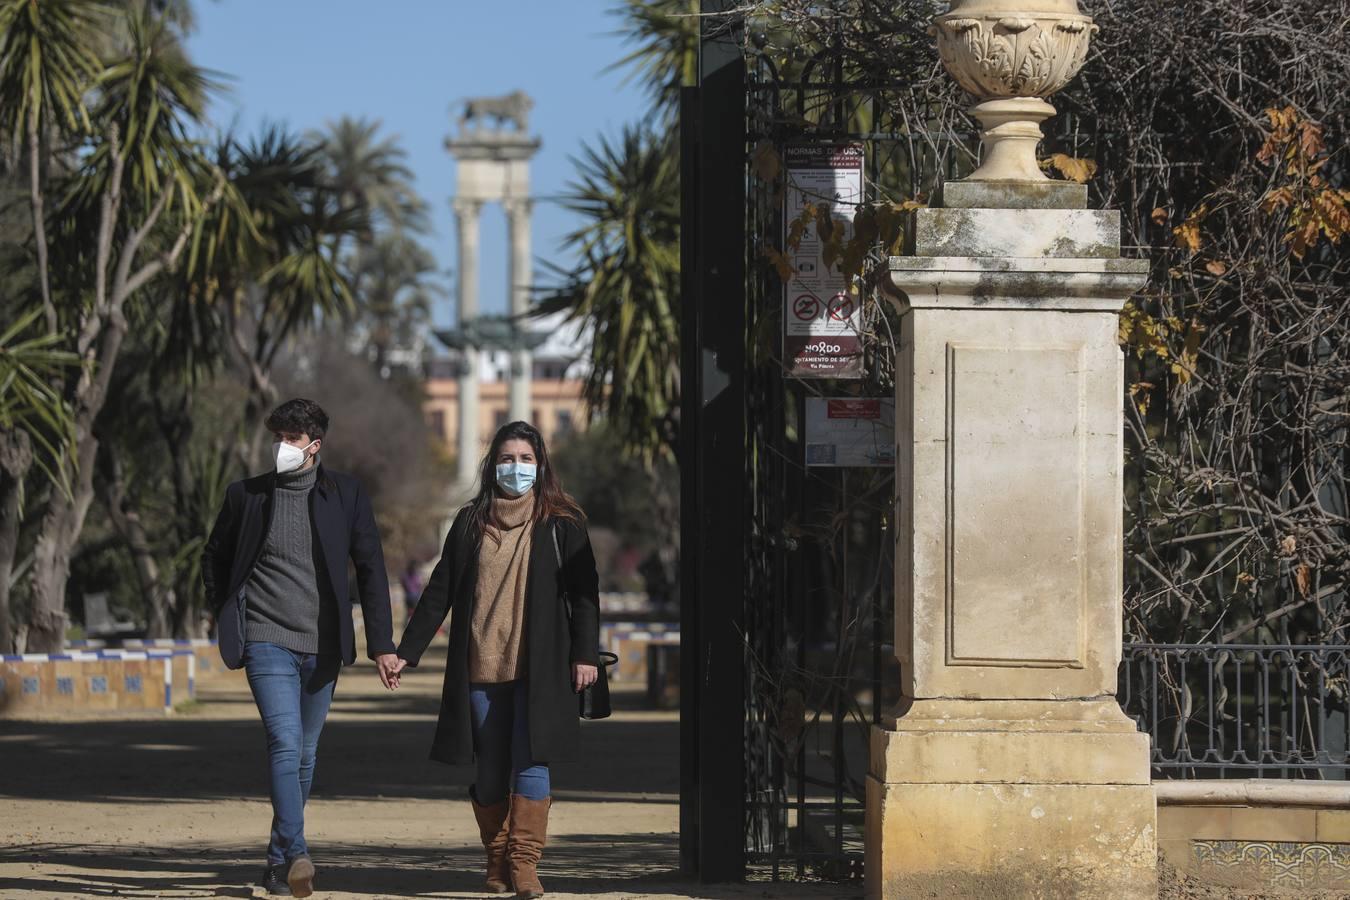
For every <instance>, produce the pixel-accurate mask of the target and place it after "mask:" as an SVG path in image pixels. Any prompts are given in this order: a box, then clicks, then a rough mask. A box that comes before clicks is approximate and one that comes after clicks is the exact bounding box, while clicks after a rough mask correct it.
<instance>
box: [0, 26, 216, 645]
mask: <svg viewBox="0 0 1350 900" xmlns="http://www.w3.org/2000/svg"><path fill="white" fill-rule="evenodd" d="M64 2H65V0H57V4H58V5H59V4H61V3H64ZM21 5H22V6H23V7H24V8H25V9H29V8H39V7H45V6H46V5H47V4H45V3H44V4H38V3H27V4H21ZM119 15H120V16H122V17H123V18H122V19H121V20H120V21H119V22H118V23H117V24H116V26H115V27H114V28H113V29H111V33H114V34H116V35H118V36H119V39H118V41H117V42H116V49H117V50H118V55H117V56H116V57H114V58H113V59H112V61H111V62H110V63H109V64H107V65H106V66H104V67H103V68H102V69H101V70H100V71H99V72H98V75H97V77H96V78H95V79H93V80H92V81H89V82H85V81H82V80H81V74H82V70H81V69H80V68H79V67H78V66H76V65H75V64H74V63H66V65H67V69H68V71H67V75H68V79H69V81H70V83H72V84H76V85H78V86H79V88H80V94H81V95H86V94H87V95H88V96H90V97H91V98H92V102H91V109H92V112H91V114H90V125H91V127H90V129H89V133H88V135H87V140H86V142H85V144H84V145H83V146H82V147H80V148H79V152H78V153H76V154H73V155H72V156H71V160H72V163H73V164H74V165H75V166H77V169H76V171H75V172H74V173H73V174H72V175H71V176H70V177H69V178H68V179H66V189H65V191H64V192H63V195H62V208H61V210H60V214H59V215H58V216H55V217H53V220H52V222H51V223H48V222H46V221H44V220H43V218H42V217H36V218H35V220H34V221H35V223H37V225H38V228H39V229H42V228H47V229H50V233H49V234H48V235H47V237H49V238H50V237H53V236H56V240H55V242H54V244H53V249H54V250H58V249H59V253H56V254H54V255H55V256H57V257H58V259H54V260H53V263H56V265H53V267H52V272H53V274H54V275H59V279H60V281H59V283H54V284H53V286H52V292H51V293H52V297H53V298H54V299H53V303H54V305H55V306H56V316H55V318H56V319H57V320H58V325H59V329H60V331H61V332H62V334H63V337H64V338H65V342H66V346H67V348H68V349H70V350H72V351H73V352H74V353H75V354H76V355H77V356H78V358H79V361H80V367H79V369H78V376H77V377H75V378H73V379H67V380H62V381H58V382H57V384H58V385H59V390H60V391H61V393H62V394H63V396H64V398H65V400H66V401H67V402H68V403H69V405H70V407H71V409H72V410H73V411H74V421H73V431H74V447H73V452H72V454H71V459H70V460H69V462H70V465H71V467H72V470H73V478H72V483H71V490H70V492H69V493H68V494H63V493H60V492H54V493H53V494H52V495H51V497H50V498H49V500H48V502H47V504H46V508H45V510H44V511H43V514H42V516H41V519H40V520H39V522H38V523H37V526H36V529H35V542H34V554H33V556H34V559H33V566H32V578H31V585H32V610H31V615H30V623H29V636H30V644H31V645H33V648H34V649H35V650H37V651H46V650H52V649H57V648H59V647H60V646H61V644H62V642H63V640H64V626H65V621H66V616H65V592H66V584H67V581H68V579H69V574H70V560H71V554H72V552H73V550H74V548H75V546H76V543H77V542H78V540H79V537H80V533H81V531H82V529H83V527H84V521H85V517H86V514H87V513H88V510H89V506H90V503H91V502H92V499H93V496H94V482H93V479H94V462H95V460H96V458H97V455H98V448H99V439H98V437H97V436H96V433H95V428H94V425H95V421H96V419H97V418H98V416H99V414H100V413H101V412H102V410H103V408H104V406H105V405H106V403H107V400H108V388H109V384H110V380H111V378H112V375H113V373H114V370H115V368H116V365H117V362H118V359H119V356H120V355H121V351H122V347H123V342H124V340H125V338H126V334H127V322H128V303H130V302H133V300H136V299H137V298H139V297H140V296H141V292H142V291H143V289H144V288H146V287H147V286H148V285H150V284H151V283H152V282H154V281H155V280H156V279H158V278H161V277H163V276H164V275H165V274H166V273H167V272H170V271H172V270H173V269H174V267H175V266H176V265H177V263H178V261H179V259H180V258H181V257H182V255H183V251H184V249H185V248H186V247H187V244H188V242H189V239H190V238H191V236H192V233H193V230H194V227H195V226H196V224H197V222H198V220H199V219H200V217H201V214H202V212H203V211H204V210H209V209H210V208H211V207H213V206H214V205H215V204H216V203H217V202H219V201H220V200H221V198H222V196H223V195H224V191H225V188H226V186H225V185H224V184H223V182H222V181H221V180H220V179H219V178H218V177H213V176H212V175H211V173H210V166H209V164H208V163H207V162H206V161H205V160H203V159H201V158H200V156H199V155H198V154H196V153H194V152H193V147H192V146H191V143H190V142H189V141H188V140H187V137H186V123H187V122H189V121H192V120H197V119H199V117H200V114H201V110H202V101H203V97H204V94H205V92H206V91H207V90H209V88H210V87H211V81H210V78H209V76H208V75H207V73H205V72H203V71H202V70H200V69H197V68H196V67H194V66H192V65H191V64H190V63H189V62H188V61H187V60H186V58H185V57H184V56H183V55H182V51H181V47H179V45H178V43H177V40H176V38H175V37H174V35H173V34H172V33H171V31H170V29H169V26H168V25H166V24H165V23H164V22H163V21H161V20H159V19H157V18H156V17H155V14H154V13H153V11H152V10H150V9H149V8H148V7H143V6H140V5H138V4H131V5H130V6H129V7H127V8H124V9H122V10H121V11H120V12H119ZM91 21H92V20H91ZM72 40H75V39H72ZM77 43H78V46H80V47H82V48H84V52H86V53H92V52H93V50H92V48H94V47H96V46H102V45H105V44H106V43H107V41H106V37H105V35H104V34H103V33H95V32H93V31H89V30H85V31H82V32H81V33H80V36H79V38H78V41H77ZM41 49H42V48H41V44H40V43H30V44H27V45H23V46H19V45H17V44H7V45H6V47H5V53H6V55H5V57H4V58H3V59H0V79H3V80H2V81H0V96H5V97H12V96H17V95H18V94H19V93H21V92H22V89H23V84H22V77H23V76H22V73H23V72H25V71H31V70H32V68H33V67H36V66H40V65H41V64H42V61H41V60H40V59H39V58H38V56H39V54H40V53H41ZM72 52H73V51H72ZM204 182H205V183H206V184H207V185H208V187H207V188H206V190H205V192H203V190H202V187H203V183H204ZM58 297H60V298H62V299H61V302H56V300H55V298H58Z"/></svg>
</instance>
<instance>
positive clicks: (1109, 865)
mask: <svg viewBox="0 0 1350 900" xmlns="http://www.w3.org/2000/svg"><path fill="white" fill-rule="evenodd" d="M1012 7H1016V8H1012ZM1093 30H1095V26H1093V25H1092V22H1091V20H1090V19H1088V18H1087V17H1086V16H1082V15H1080V14H1079V13H1078V10H1077V4H1076V2H1075V0H957V2H955V3H953V4H952V9H951V11H950V12H949V13H947V14H946V15H943V16H939V17H938V19H937V24H936V27H935V31H936V33H937V34H938V40H939V47H940V49H941V50H942V56H943V61H944V63H945V64H946V65H947V68H948V69H949V70H950V71H952V72H953V74H956V75H957V77H958V80H959V81H960V82H961V84H962V86H964V87H966V88H967V90H969V91H971V92H972V93H974V94H975V95H976V96H977V98H980V99H981V100H983V102H982V103H980V105H979V106H977V107H976V108H975V110H974V112H975V113H976V115H977V116H978V117H979V118H980V119H981V121H982V122H983V123H984V124H985V126H986V131H985V132H984V134H983V139H984V143H985V145H984V153H983V154H982V155H983V158H984V160H985V166H984V167H982V169H980V170H978V171H977V173H976V176H973V177H972V178H970V179H967V180H965V181H962V182H952V183H948V184H947V185H946V186H945V188H944V193H943V206H942V207H940V208H931V209H922V210H918V211H917V212H916V213H915V216H914V219H913V221H912V223H911V228H910V229H909V230H908V233H909V234H910V236H911V238H912V242H913V246H912V248H911V252H912V254H913V255H911V256H903V257H894V258H892V259H891V261H890V284H891V287H892V289H893V296H892V298H891V300H892V302H893V303H894V304H895V306H896V308H897V310H898V311H899V312H900V314H901V330H900V347H899V357H898V359H897V361H896V385H897V389H896V433H897V435H898V440H899V446H898V448H897V463H896V494H897V506H898V511H897V541H898V544H897V548H896V591H895V594H896V601H895V602H896V610H895V628H896V634H895V646H896V655H897V656H898V657H899V660H900V670H901V696H902V700H901V703H900V705H899V707H898V708H897V709H896V710H895V711H894V713H893V715H891V716H890V717H888V718H887V720H886V721H885V722H884V723H883V724H882V725H881V726H878V727H876V728H874V729H873V732H872V737H871V753H870V761H869V774H868V779H867V839H866V852H867V862H866V877H867V896H868V897H870V898H880V897H884V898H901V897H915V896H942V897H985V896H1043V897H1059V896H1065V897H1069V896H1072V897H1084V898H1112V900H1118V898H1145V897H1148V898H1152V897H1156V895H1157V889H1156V884H1155V867H1156V853H1157V850H1156V836H1155V831H1156V826H1155V821H1156V816H1155V806H1154V805H1155V801H1154V794H1153V788H1152V786H1151V783H1150V776H1149V741H1148V737H1147V735H1144V734H1140V733H1139V732H1138V731H1137V730H1136V728H1135V725H1134V723H1133V722H1132V721H1131V720H1130V719H1129V718H1127V717H1126V716H1125V714H1124V713H1123V712H1122V711H1121V710H1120V707H1119V705H1118V704H1117V702H1116V699H1115V691H1116V670H1117V666H1118V665H1119V661H1120V653H1121V554H1122V530H1123V529H1122V468H1123V458H1122V447H1123V417H1122V404H1123V397H1124V388H1123V356H1122V354H1121V351H1120V348H1119V346H1118V344H1117V329H1118V322H1117V314H1118V312H1119V310H1120V308H1121V306H1122V305H1123V303H1124V302H1125V300H1126V299H1127V298H1128V297H1129V296H1130V295H1131V294H1132V293H1133V292H1134V291H1136V290H1138V289H1139V288H1141V287H1142V286H1143V285H1144V283H1145V280H1146V278H1147V271H1148V264H1147V261H1145V260H1126V259H1121V258H1120V216H1119V213H1118V212H1114V211H1098V210H1089V209H1086V205H1087V191H1086V188H1085V187H1084V186H1082V185H1075V184H1068V183H1064V182H1052V181H1048V180H1046V179H1045V178H1044V176H1042V175H1040V172H1039V170H1038V168H1037V167H1036V164H1035V157H1034V153H1035V147H1036V141H1037V139H1038V137H1039V124H1038V123H1039V122H1040V121H1041V120H1042V119H1044V118H1045V117H1046V110H1047V109H1048V110H1049V111H1050V113H1051V114H1053V107H1050V106H1049V104H1047V103H1045V102H1044V100H1043V99H1040V98H1043V97H1045V96H1048V95H1049V94H1050V93H1053V92H1054V91H1055V90H1058V89H1059V88H1060V87H1062V86H1063V85H1064V84H1065V83H1067V82H1068V80H1069V79H1070V78H1072V77H1073V75H1074V74H1075V73H1076V72H1077V69H1078V67H1079V66H1080V65H1081V64H1082V60H1083V56H1084V54H1085V53H1086V49H1087V41H1088V38H1089V37H1090V35H1091V33H1092V32H1093ZM991 47H992V48H993V49H992V50H991V49H990V48H991ZM1030 47H1035V48H1037V49H1038V51H1039V52H1042V53H1044V54H1047V58H1046V59H1045V60H1044V62H1045V65H1044V66H1042V67H1040V68H1026V67H1023V68H1018V69H1016V70H1014V69H1013V68H1012V61H1013V60H1015V59H1019V58H1021V55H1022V54H1023V53H1024V52H1025V51H1026V50H1027V48H1030ZM981 48H983V49H981ZM995 50H997V51H998V52H994V51H995ZM1004 62H1006V63H1007V64H1008V68H1007V70H1006V71H1003V70H1001V69H1000V68H999V67H1000V66H1001V65H1002V64H1003V63H1004ZM1028 72H1030V73H1031V76H1030V77H1029V76H1028V74H1027V73H1028ZM1038 74H1039V75H1040V76H1041V78H1042V80H1040V81H1037V80H1036V78H1035V76H1037V75H1038ZM1033 128H1034V129H1036V131H1035V136H1031V129H1033Z"/></svg>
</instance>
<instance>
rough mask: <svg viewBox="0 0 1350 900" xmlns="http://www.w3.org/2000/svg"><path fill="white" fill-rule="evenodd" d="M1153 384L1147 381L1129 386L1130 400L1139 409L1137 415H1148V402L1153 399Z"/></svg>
mask: <svg viewBox="0 0 1350 900" xmlns="http://www.w3.org/2000/svg"><path fill="white" fill-rule="evenodd" d="M1152 391H1153V384H1152V383H1151V382H1147V381H1136V382H1135V383H1134V384H1132V385H1130V399H1131V400H1133V401H1134V405H1135V406H1136V407H1137V408H1138V409H1139V415H1141V416H1146V415H1148V404H1149V400H1151V399H1152V397H1153V393H1152Z"/></svg>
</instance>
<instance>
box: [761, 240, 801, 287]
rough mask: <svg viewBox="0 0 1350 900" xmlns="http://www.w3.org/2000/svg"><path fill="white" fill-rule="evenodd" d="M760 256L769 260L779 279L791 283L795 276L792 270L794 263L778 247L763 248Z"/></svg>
mask: <svg viewBox="0 0 1350 900" xmlns="http://www.w3.org/2000/svg"><path fill="white" fill-rule="evenodd" d="M759 252H760V255H761V256H763V257H764V258H765V259H767V260H768V261H769V262H770V263H771V264H772V265H773V267H774V269H775V270H777V272H778V277H779V278H781V279H782V280H783V281H785V282H786V281H791V280H792V276H793V275H794V274H795V273H794V272H793V269H792V261H791V260H790V259H788V258H787V256H786V255H784V253H783V252H782V251H781V250H779V249H778V248H777V247H761V248H760V251H759Z"/></svg>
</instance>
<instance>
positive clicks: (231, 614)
mask: <svg viewBox="0 0 1350 900" xmlns="http://www.w3.org/2000/svg"><path fill="white" fill-rule="evenodd" d="M275 491H276V473H275V472H269V473H267V474H265V475H257V476H254V477H253V478H247V479H245V480H243V481H236V482H235V483H234V484H231V485H230V486H229V487H228V488H226V490H225V503H224V505H223V506H222V507H221V508H220V515H218V516H217V517H216V524H215V527H214V528H212V529H211V536H210V537H209V538H207V541H206V547H205V548H204V549H203V550H202V583H203V584H204V585H205V586H206V602H207V604H208V606H209V608H210V609H211V612H212V615H213V616H215V620H216V628H217V637H218V638H219V641H220V657H221V659H223V660H224V661H225V665H226V666H228V667H229V668H231V669H238V668H240V667H241V666H242V665H243V664H244V661H243V656H244V603H245V599H244V585H246V584H247V583H248V578H249V575H251V574H252V572H253V567H254V566H255V565H257V563H258V556H259V554H261V553H262V549H263V543H264V542H265V541H266V540H267V531H268V528H269V527H270V526H271V524H272V510H273V509H274V504H273V502H272V496H273V493H274V492H275ZM309 521H310V524H311V526H312V527H313V529H314V534H315V535H316V536H317V537H318V541H317V542H316V546H317V547H318V548H319V550H320V554H321V556H322V557H323V568H322V569H321V570H320V571H319V572H318V575H319V577H320V578H324V577H325V575H326V576H327V579H328V586H331V587H332V590H333V596H334V597H335V598H337V603H338V609H339V615H338V617H337V619H338V629H339V641H340V646H341V648H342V661H343V663H345V664H346V665H351V664H352V663H354V662H356V633H355V629H354V628H353V627H352V614H351V603H350V602H349V597H350V595H349V593H348V586H347V560H348V559H349V558H350V559H351V561H352V562H353V563H355V564H356V584H357V589H358V590H359V591H360V594H361V611H362V614H363V616H364V619H365V628H366V651H367V652H368V653H369V654H370V656H371V658H372V659H373V658H374V657H376V656H378V655H380V654H382V653H393V652H394V624H393V620H392V618H391V615H390V612H389V573H388V572H386V571H385V568H384V550H383V549H382V548H381V546H380V532H379V528H378V527H377V526H376V525H375V513H374V511H373V510H371V508H370V498H369V497H367V496H366V492H365V491H364V490H363V489H362V488H361V483H360V482H359V481H357V480H356V479H355V478H353V477H352V476H350V475H344V474H342V473H341V472H332V471H329V470H327V469H325V468H324V467H323V465H322V463H321V464H320V465H319V472H318V480H317V481H316V482H315V485H314V490H312V491H310V494H309Z"/></svg>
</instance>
